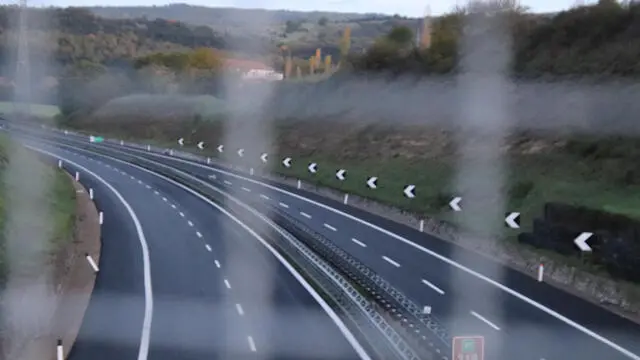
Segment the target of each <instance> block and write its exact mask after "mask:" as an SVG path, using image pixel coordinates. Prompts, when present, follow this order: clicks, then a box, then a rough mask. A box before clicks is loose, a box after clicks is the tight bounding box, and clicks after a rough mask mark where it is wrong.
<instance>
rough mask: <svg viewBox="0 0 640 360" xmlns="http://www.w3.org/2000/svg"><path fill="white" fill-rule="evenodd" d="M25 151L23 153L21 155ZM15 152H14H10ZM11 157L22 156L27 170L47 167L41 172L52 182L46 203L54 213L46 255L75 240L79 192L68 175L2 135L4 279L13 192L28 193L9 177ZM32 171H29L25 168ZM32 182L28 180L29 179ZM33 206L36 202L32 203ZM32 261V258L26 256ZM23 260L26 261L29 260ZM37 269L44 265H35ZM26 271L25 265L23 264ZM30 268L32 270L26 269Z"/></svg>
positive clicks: (0, 267) (0, 250) (0, 254)
mask: <svg viewBox="0 0 640 360" xmlns="http://www.w3.org/2000/svg"><path fill="white" fill-rule="evenodd" d="M19 152H21V154H19ZM9 154H11V155H9ZM10 156H11V157H13V156H15V157H17V158H20V161H21V164H20V166H21V168H22V167H23V168H24V169H27V168H29V167H31V169H33V167H36V166H40V167H43V168H42V170H43V171H40V172H39V173H40V174H42V173H43V172H44V174H45V175H44V176H45V179H44V180H40V181H44V182H46V183H48V184H50V187H49V189H48V194H47V195H46V198H45V199H46V200H45V201H46V204H43V205H42V206H48V208H49V213H50V214H51V216H52V217H51V221H52V224H51V225H52V228H51V229H50V242H49V243H48V244H47V246H46V247H45V249H46V253H47V254H45V255H46V258H49V257H50V256H53V255H54V254H55V253H56V252H57V251H58V250H59V249H61V247H62V246H64V245H65V244H67V243H68V241H71V240H72V239H73V230H74V224H75V214H76V194H75V190H74V188H73V185H72V184H71V182H70V179H69V177H68V175H67V174H65V173H63V172H62V171H59V170H57V169H55V168H52V167H49V166H48V165H45V164H44V163H42V162H41V161H40V160H39V159H38V157H37V156H36V155H35V154H34V153H32V152H30V151H28V150H27V149H25V148H23V147H21V146H19V145H18V144H15V143H12V141H11V140H10V139H9V138H8V137H7V136H6V135H4V134H1V135H0V181H1V182H2V186H0V279H1V280H2V282H4V281H5V280H6V278H7V275H8V266H9V263H8V260H10V259H7V258H6V257H5V256H6V245H7V244H6V233H5V231H6V230H7V229H6V225H7V218H8V213H9V212H10V211H11V204H10V202H11V201H10V197H9V196H8V194H10V193H20V192H22V193H24V189H20V190H17V189H16V186H21V184H19V183H15V182H10V181H7V180H6V174H7V173H6V171H7V166H8V165H9V161H12V160H11V159H10ZM25 172H26V173H29V171H25ZM27 183H28V181H27ZM30 206H32V205H30ZM23 260H25V262H28V260H29V259H23ZM25 262H23V264H24V263H25ZM34 265H36V266H37V268H39V269H41V268H42V267H41V266H39V265H38V264H34ZM21 268H22V269H23V270H24V269H25V266H21ZM26 270H27V271H28V269H26ZM24 275H29V274H24Z"/></svg>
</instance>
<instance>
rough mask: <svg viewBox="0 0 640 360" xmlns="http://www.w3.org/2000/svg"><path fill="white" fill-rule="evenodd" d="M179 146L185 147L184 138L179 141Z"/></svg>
mask: <svg viewBox="0 0 640 360" xmlns="http://www.w3.org/2000/svg"><path fill="white" fill-rule="evenodd" d="M178 145H180V146H182V145H184V138H180V139H178Z"/></svg>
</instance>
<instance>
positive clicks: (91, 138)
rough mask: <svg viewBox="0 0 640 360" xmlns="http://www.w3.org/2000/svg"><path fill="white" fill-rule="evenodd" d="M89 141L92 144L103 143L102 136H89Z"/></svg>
mask: <svg viewBox="0 0 640 360" xmlns="http://www.w3.org/2000/svg"><path fill="white" fill-rule="evenodd" d="M89 141H90V142H93V143H101V142H103V141H104V138H103V137H102V136H89Z"/></svg>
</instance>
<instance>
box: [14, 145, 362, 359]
mask: <svg viewBox="0 0 640 360" xmlns="http://www.w3.org/2000/svg"><path fill="white" fill-rule="evenodd" d="M26 143H27V144H28V145H31V146H34V147H36V148H38V149H41V150H43V151H45V152H47V153H48V154H56V156H57V157H59V158H62V159H63V161H64V164H65V166H72V165H71V164H70V162H73V163H74V165H73V167H74V168H75V169H79V171H80V174H81V175H80V176H81V179H82V181H83V182H84V184H85V185H86V186H89V187H92V188H94V189H96V200H97V203H98V204H99V206H100V208H101V209H103V211H104V214H105V222H104V225H103V226H104V228H103V238H102V241H103V255H102V257H101V260H100V264H99V266H100V272H99V273H98V275H97V276H98V278H97V281H96V290H95V292H94V294H93V296H92V299H91V303H90V307H89V309H88V311H87V315H86V320H85V322H84V324H83V326H82V328H81V331H80V334H79V337H78V341H77V343H76V345H75V347H74V349H73V350H72V353H71V359H91V360H94V359H96V360H101V359H105V360H106V359H109V360H112V359H134V358H137V359H146V358H147V356H145V353H146V352H147V351H148V358H149V359H154V360H155V359H160V360H161V359H167V360H169V359H181V360H183V359H184V360H190V359H282V360H287V359H291V360H295V359H345V360H346V359H360V358H363V357H361V356H359V354H358V353H357V352H356V350H355V349H354V346H353V344H352V343H350V342H349V341H347V339H346V338H345V336H344V335H343V333H342V332H341V329H340V328H339V326H338V325H337V324H336V323H334V322H333V321H332V319H331V318H330V317H329V316H328V315H327V314H326V313H325V312H324V311H323V309H322V308H321V307H320V306H319V304H318V302H317V301H316V299H315V298H314V297H313V296H312V295H311V294H310V293H309V292H308V291H307V290H306V289H305V287H303V285H302V284H301V283H300V282H299V281H298V280H296V278H294V276H293V275H292V274H291V273H290V272H289V271H288V270H287V269H286V268H285V266H283V265H282V264H281V263H280V262H278V261H277V260H276V258H275V257H274V256H273V255H272V254H270V253H269V252H268V251H267V250H266V249H265V247H264V246H262V245H260V243H259V242H258V241H257V240H256V239H255V238H254V237H253V236H252V235H251V234H250V233H249V232H248V231H247V230H246V229H245V228H243V226H242V225H239V224H237V223H235V222H234V221H232V219H230V218H229V217H228V216H227V215H225V214H223V213H222V212H221V211H220V210H218V209H217V208H215V207H213V206H211V204H209V203H207V202H205V201H203V199H201V198H199V197H197V196H195V195H194V194H192V193H190V192H189V191H187V190H186V189H184V188H181V187H179V186H177V185H176V184H172V183H170V182H168V181H166V180H164V179H162V178H160V177H158V176H156V175H153V174H151V173H149V172H146V171H143V170H141V169H139V168H136V167H134V166H131V165H127V164H123V163H122V162H117V161H113V160H110V159H108V158H104V157H101V156H97V155H95V154H88V153H86V152H84V153H81V152H78V151H74V150H73V149H61V148H59V147H57V146H53V145H48V144H43V143H42V142H39V141H33V140H28V141H26ZM76 165H78V166H76ZM80 167H81V168H80ZM87 170H88V171H91V172H92V173H94V174H95V175H97V176H99V177H100V178H101V179H102V181H103V182H104V183H108V184H109V185H110V186H111V187H112V188H113V189H114V190H115V191H117V192H118V193H119V194H120V196H121V197H122V199H124V200H125V201H126V202H127V203H128V204H129V206H130V210H131V211H130V212H129V214H128V211H127V209H126V206H125V205H124V204H123V202H122V201H120V199H119V198H118V196H117V195H116V194H115V192H114V191H109V189H108V187H107V186H106V185H105V184H104V183H101V182H100V181H97V180H95V178H94V177H93V176H91V175H88V174H87ZM131 214H134V215H135V217H136V218H137V221H139V223H140V227H141V229H139V230H141V231H138V229H136V226H135V223H134V220H133V219H132V216H131ZM140 232H142V233H143V237H142V239H141V236H139V235H140V234H139V233H140ZM143 244H146V246H147V247H148V254H145V253H146V251H143V246H145V245H143ZM145 264H146V265H148V266H149V273H148V274H146V275H145V273H144V267H145ZM145 292H146V293H147V295H150V296H151V299H148V296H145ZM145 300H146V302H145ZM145 313H148V314H147V315H148V320H149V323H150V327H148V328H145V327H144V326H143V321H144V319H145ZM364 358H366V357H364Z"/></svg>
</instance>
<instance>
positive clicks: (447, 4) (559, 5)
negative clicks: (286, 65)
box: [0, 0, 593, 16]
mask: <svg viewBox="0 0 640 360" xmlns="http://www.w3.org/2000/svg"><path fill="white" fill-rule="evenodd" d="M456 1H461V2H464V0H431V1H424V2H423V1H417V0H315V1H302V0H209V1H207V0H192V1H175V0H174V1H162V0H160V1H159V0H29V3H30V4H33V5H36V6H38V5H39V6H42V5H44V6H47V5H52V6H94V5H102V6H133V5H146V6H149V5H166V4H170V3H177V2H186V3H189V4H192V5H202V6H211V7H238V8H265V9H289V10H302V11H311V10H326V11H339V12H359V13H364V12H375V13H385V14H400V15H408V16H422V14H423V13H424V11H425V8H426V6H427V5H429V6H430V7H431V12H432V14H434V15H437V14H441V13H443V12H447V11H449V10H450V9H451V8H452V7H453V6H454V5H456ZM521 1H522V4H523V5H525V6H528V7H529V8H531V10H532V11H534V12H552V11H558V10H562V9H566V8H568V7H570V6H571V5H573V4H574V3H575V2H576V1H579V0H521ZM584 1H585V2H586V3H590V2H592V1H593V0H584ZM10 2H16V3H17V2H18V0H0V3H5V4H6V3H10Z"/></svg>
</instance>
